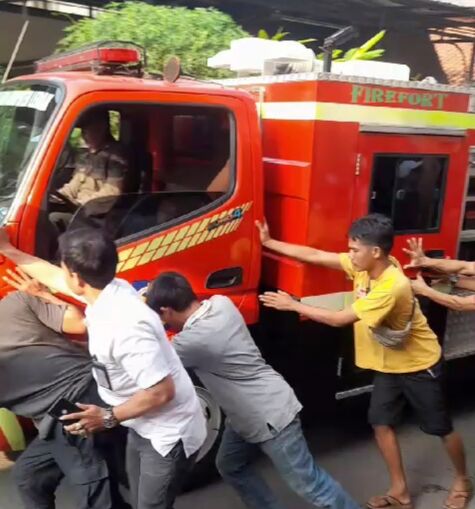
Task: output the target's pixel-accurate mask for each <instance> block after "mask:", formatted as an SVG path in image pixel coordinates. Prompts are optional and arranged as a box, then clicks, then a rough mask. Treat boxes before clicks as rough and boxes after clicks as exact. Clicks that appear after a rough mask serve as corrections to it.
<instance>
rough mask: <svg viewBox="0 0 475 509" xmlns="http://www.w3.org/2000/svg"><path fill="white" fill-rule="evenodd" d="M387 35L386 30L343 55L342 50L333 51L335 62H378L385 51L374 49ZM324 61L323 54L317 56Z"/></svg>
mask: <svg viewBox="0 0 475 509" xmlns="http://www.w3.org/2000/svg"><path fill="white" fill-rule="evenodd" d="M385 35H386V30H381V31H380V32H378V33H377V34H376V35H374V36H373V37H371V39H369V40H368V41H366V42H365V43H364V44H362V45H361V46H359V47H358V48H351V49H349V50H348V51H346V52H345V53H344V54H343V51H342V50H340V49H336V50H333V61H334V62H348V61H349V60H377V59H378V58H381V57H382V56H383V55H384V51H385V50H384V49H373V48H374V47H375V46H376V45H377V44H378V43H379V42H380V41H381V40H382V39H383V37H384V36H385ZM317 58H318V59H319V60H323V53H319V54H318V55H317Z"/></svg>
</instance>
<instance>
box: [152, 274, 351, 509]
mask: <svg viewBox="0 0 475 509" xmlns="http://www.w3.org/2000/svg"><path fill="white" fill-rule="evenodd" d="M147 304H148V305H149V306H150V307H151V308H152V309H154V310H155V311H156V312H157V313H158V314H159V316H160V317H161V319H162V321H163V322H164V323H165V324H166V325H167V326H168V328H169V329H170V330H172V331H174V332H177V335H176V336H175V338H174V340H173V344H174V346H175V349H176V351H177V353H178V355H179V356H180V358H181V360H182V362H183V364H184V365H185V367H188V368H192V369H193V370H194V371H195V373H196V375H197V376H198V377H199V378H200V380H201V381H202V383H203V384H204V386H205V387H206V388H207V389H208V390H209V391H210V393H211V394H212V395H213V397H214V398H215V399H216V401H217V402H218V403H219V405H220V406H221V408H222V409H223V411H224V413H225V414H226V416H227V422H226V428H225V431H224V434H223V438H222V442H221V445H220V449H219V451H218V457H217V467H218V470H219V472H220V473H221V475H222V477H223V478H224V480H225V481H227V482H228V483H230V484H231V485H232V486H233V487H234V489H235V490H236V491H237V492H238V494H239V496H240V497H241V499H242V501H243V502H244V503H245V505H246V506H247V507H249V508H252V509H282V508H283V506H282V505H281V503H280V502H279V501H278V500H277V499H276V498H275V496H274V494H273V493H272V492H271V490H270V488H269V487H268V486H267V484H266V483H265V481H264V480H263V479H262V478H261V477H260V476H259V475H258V474H257V473H256V472H255V471H254V469H253V467H252V460H253V459H254V458H255V456H256V455H257V453H258V452H259V450H261V451H262V452H264V453H265V454H266V455H267V456H268V457H269V458H270V459H271V461H272V462H273V463H274V466H275V467H276V468H277V470H278V471H279V473H280V474H281V476H282V477H283V478H284V479H285V481H286V482H287V483H288V484H289V486H290V487H291V488H292V489H293V490H294V491H295V492H297V493H298V494H299V495H300V496H301V497H303V498H304V499H305V500H307V501H308V502H310V503H311V504H312V505H314V506H318V507H329V508H332V509H357V508H358V507H359V506H358V504H357V503H356V502H355V501H353V500H352V498H351V497H350V496H349V495H348V494H347V493H346V492H345V491H344V490H343V488H342V487H341V486H340V485H339V484H338V483H337V482H336V481H335V480H334V479H333V478H332V477H331V476H330V475H329V474H328V473H327V472H325V471H324V470H323V469H322V468H320V467H319V466H318V465H316V464H315V462H314V459H313V457H312V455H311V453H310V451H309V449H308V446H307V443H306V441H305V438H304V436H303V433H302V429H301V426H300V419H299V412H300V410H301V409H302V405H301V404H300V403H299V401H298V400H297V398H296V396H295V394H294V391H293V390H292V389H291V387H290V386H289V385H288V384H287V382H286V381H285V380H284V379H283V378H282V376H281V375H279V374H278V373H277V372H276V371H274V369H273V368H272V367H271V366H269V365H268V364H267V363H266V362H265V360H264V359H263V357H262V355H261V353H260V351H259V349H258V348H257V346H256V344H255V343H254V340H253V338H252V336H251V335H250V333H249V331H248V329H247V326H246V323H245V322H244V319H243V317H242V316H241V314H240V313H239V311H238V309H237V308H236V307H235V306H234V304H233V303H232V301H231V300H230V299H228V298H227V297H224V296H222V295H215V296H214V297H211V299H209V300H207V301H203V302H202V303H200V302H199V301H198V299H197V297H196V295H195V293H194V292H193V289H192V288H191V285H190V284H189V282H188V281H187V280H186V279H185V278H184V277H183V276H181V275H180V274H177V273H173V272H169V273H163V274H162V275H160V276H159V277H158V278H157V279H156V280H155V281H154V282H153V283H152V284H151V285H150V287H149V289H148V292H147Z"/></svg>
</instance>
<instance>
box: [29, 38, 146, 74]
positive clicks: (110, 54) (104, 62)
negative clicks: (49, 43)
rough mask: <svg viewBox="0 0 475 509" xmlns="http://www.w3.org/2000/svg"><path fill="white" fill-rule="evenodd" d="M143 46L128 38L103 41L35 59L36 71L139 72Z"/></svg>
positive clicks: (141, 64)
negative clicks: (126, 39) (120, 40)
mask: <svg viewBox="0 0 475 509" xmlns="http://www.w3.org/2000/svg"><path fill="white" fill-rule="evenodd" d="M145 58H146V57H145V50H144V49H143V48H142V47H141V46H138V45H137V44H134V43H131V42H117V41H107V42H99V43H96V44H93V45H89V46H84V47H82V48H79V49H77V50H74V51H69V52H67V53H60V54H58V55H52V56H50V57H47V58H43V59H41V60H38V62H36V72H52V71H92V72H96V73H98V74H132V73H135V74H140V75H141V74H142V70H143V64H144V63H145Z"/></svg>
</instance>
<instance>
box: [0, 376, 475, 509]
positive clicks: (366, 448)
mask: <svg viewBox="0 0 475 509" xmlns="http://www.w3.org/2000/svg"><path fill="white" fill-rule="evenodd" d="M467 387H468V386H467ZM470 387H473V385H472V384H470ZM470 391H471V392H470V393H467V394H466V395H465V396H464V397H463V398H461V400H460V401H458V402H457V401H455V402H454V406H455V421H456V425H457V428H458V429H459V430H460V431H461V433H462V434H463V435H464V437H465V439H466V443H467V451H468V455H469V462H470V464H471V469H472V471H475V433H474V429H475V398H473V396H472V394H473V391H472V389H471V388H470ZM470 398H471V399H472V400H473V403H471V402H470V401H467V400H469V399H470ZM364 407H365V403H364V402H361V403H360V404H358V405H356V406H355V404H354V403H353V404H352V405H350V406H348V407H347V408H346V409H345V412H344V414H340V418H339V419H333V420H332V421H333V422H327V423H326V424H324V423H323V422H321V423H320V424H319V425H318V426H314V427H313V429H310V430H308V432H307V435H308V437H309V441H310V443H311V448H312V451H313V452H314V454H315V456H316V457H317V458H318V460H319V462H320V463H321V464H322V465H323V466H325V467H326V468H327V469H328V470H329V471H330V472H331V473H332V474H333V475H334V476H335V477H337V478H338V479H339V480H340V481H341V482H342V484H344V485H345V486H346V487H347V489H348V490H349V491H350V492H351V493H352V494H353V495H354V496H355V497H356V499H357V500H359V501H361V502H362V503H363V502H364V501H365V500H366V499H367V498H368V497H370V496H371V495H374V494H376V493H382V492H383V491H384V489H385V487H386V473H385V470H384V466H383V464H382V461H381V459H380V458H379V456H378V453H377V451H376V448H375V446H374V443H373V440H372V437H371V433H370V430H369V429H368V428H367V426H366V425H365V424H364ZM342 422H343V423H344V424H341V423H342ZM337 423H338V424H337ZM401 443H402V447H403V453H404V457H405V460H406V465H407V471H408V475H409V477H410V486H411V491H412V493H413V494H414V497H415V507H416V509H438V508H442V504H443V501H444V498H445V496H446V494H447V489H448V488H449V486H450V481H451V474H452V472H451V468H450V466H449V464H448V462H447V460H446V458H445V456H444V454H443V450H442V447H441V444H440V443H439V441H438V440H437V439H435V438H431V437H428V436H425V435H423V434H422V433H421V432H420V431H419V430H418V429H417V426H416V425H415V424H411V423H408V424H406V425H405V426H404V427H403V428H402V429H401ZM259 468H261V469H262V472H263V474H264V476H265V477H266V478H267V479H268V481H269V483H270V484H271V486H273V487H274V488H275V491H276V492H277V493H278V494H279V495H280V497H281V499H282V501H283V502H284V503H285V504H286V506H287V507H288V508H289V509H307V508H309V507H310V506H309V505H308V504H306V503H305V502H303V501H301V500H300V499H299V498H298V497H296V496H295V495H294V494H293V493H291V492H290V491H289V490H288V489H287V488H286V486H285V485H284V484H283V483H282V482H281V481H280V479H279V478H278V477H277V476H276V474H275V472H274V471H273V469H272V468H271V466H270V465H269V464H268V463H267V462H266V461H262V462H261V464H260V465H259ZM17 507H18V508H19V507H20V505H19V502H18V499H17V497H16V494H15V490H14V488H13V487H12V486H11V483H10V481H9V474H8V472H5V471H4V472H0V509H16V508H17ZM470 507H471V508H472V509H475V502H472V505H471V506H470ZM58 508H59V509H73V508H74V506H73V505H72V503H71V499H70V497H69V496H68V492H67V488H63V489H62V490H61V493H60V497H59V503H58ZM223 508H225V509H243V505H242V504H241V503H240V501H239V500H238V499H237V498H236V497H235V495H234V493H233V492H232V491H231V490H230V489H229V488H228V487H227V486H225V485H224V484H223V483H222V482H215V483H213V484H210V485H208V486H206V487H204V488H202V489H200V490H196V491H194V492H192V493H188V494H185V495H183V496H181V497H180V499H179V501H178V502H177V504H176V509H223Z"/></svg>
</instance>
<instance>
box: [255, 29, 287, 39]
mask: <svg viewBox="0 0 475 509" xmlns="http://www.w3.org/2000/svg"><path fill="white" fill-rule="evenodd" d="M289 34H290V32H284V28H283V27H279V28H278V29H277V32H276V33H275V34H274V35H270V34H269V32H267V30H264V29H263V28H261V29H260V30H259V32H258V33H257V37H259V39H267V40H271V41H282V40H283V39H285V38H286V37H287V36H288V35H289Z"/></svg>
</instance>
